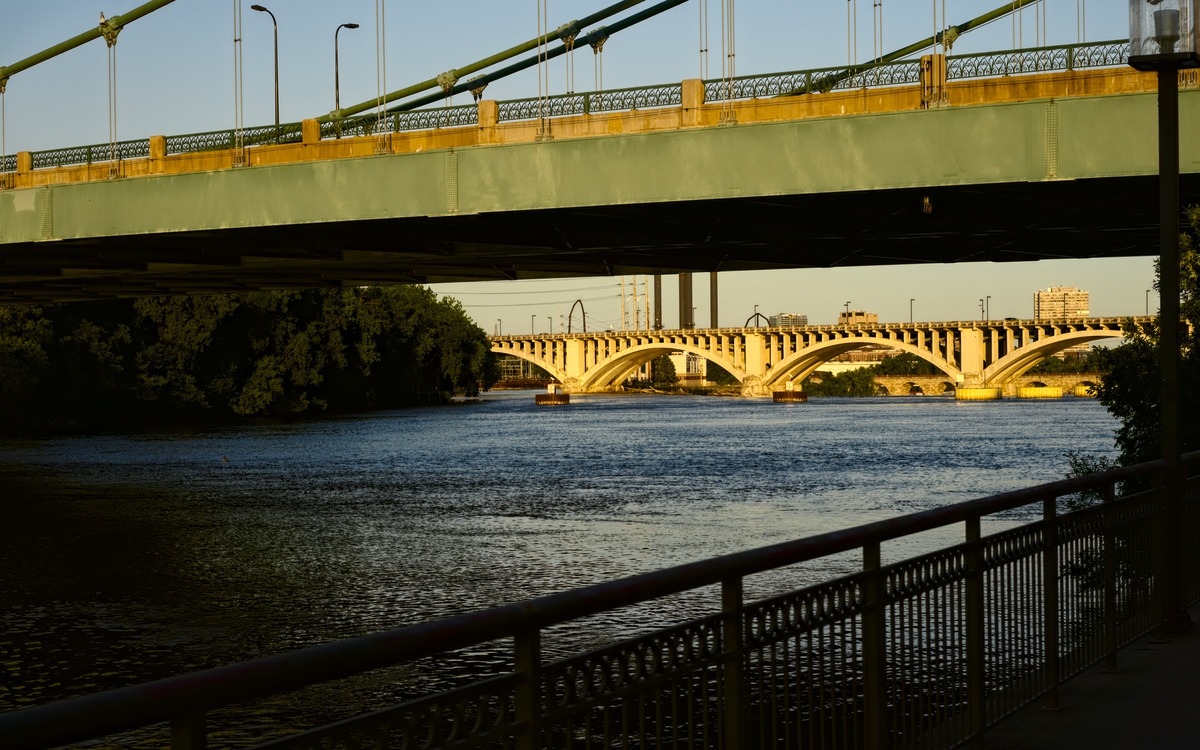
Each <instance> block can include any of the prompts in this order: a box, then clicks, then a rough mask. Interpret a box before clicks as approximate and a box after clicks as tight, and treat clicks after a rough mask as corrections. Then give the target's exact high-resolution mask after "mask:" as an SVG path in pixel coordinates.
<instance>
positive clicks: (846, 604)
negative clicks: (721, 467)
mask: <svg viewBox="0 0 1200 750" xmlns="http://www.w3.org/2000/svg"><path fill="white" fill-rule="evenodd" d="M1185 464H1186V465H1187V466H1189V467H1191V471H1192V473H1197V472H1196V469H1197V468H1200V452H1198V453H1193V454H1189V455H1188V456H1185ZM1165 467H1166V464H1165V462H1163V461H1156V462H1152V463H1147V464H1141V465H1139V466H1134V467H1127V468H1122V469H1117V470H1113V471H1109V472H1105V473H1102V474H1096V475H1092V476H1090V477H1084V478H1077V479H1070V480H1063V481H1059V482H1054V483H1050V484H1045V485H1041V486H1038V487H1033V488H1030V489H1025V490H1019V491H1015V492H1009V493H1004V494H1001V495H995V496H992V497H989V498H984V499H981V500H975V501H971V502H967V503H961V504H958V505H954V506H949V507H945V508H937V509H934V510H928V511H923V512H919V513H914V514H911V515H907V516H901V517H898V518H894V519H890V520H886V521H880V522H876V523H871V524H867V525H864V526H859V527H856V528H853V529H849V530H845V531H840V532H834V533H828V534H823V535H820V536H815V537H809V538H805V539H801V540H798V541H793V542H786V543H782V544H777V545H774V546H770V547H764V548H761V549H756V550H751V551H747V552H742V553H737V554H733V555H727V556H724V557H719V558H713V559H709V560H704V561H700V562H696V563H691V564H688V565H682V566H678V567H674V568H669V569H666V570H661V571H657V572H653V573H648V574H643V575H639V576H635V577H631V578H626V579H621V580H617V581H612V582H608V583H603V584H598V585H594V586H591V587H587V588H583V589H578V590H575V591H569V592H564V593H560V594H554V595H551V596H546V597H542V598H539V599H534V600H531V601H527V602H523V603H520V604H514V605H509V606H503V607H498V608H494V609H490V610H485V611H482V612H476V613H471V614H468V615H463V616H459V617H453V618H449V619H446V620H441V621H437V622H430V623H424V624H420V625H415V626H412V627H408V628H404V629H400V630H395V631H389V632H384V633H378V634H375V635H370V636H365V637H362V638H356V639H352V640H348V641H341V642H337V643H331V644H326V645H323V646H318V647H314V648H310V649H306V650H302V651H297V652H293V653H289V654H283V655H278V656H273V657H268V658H266V659H261V660H258V661H254V662H248V663H245V664H241V665H234V666H230V667H222V668H217V669H213V670H209V671H207V672H201V673H197V674H193V675H185V676H181V677H176V678H171V679H167V680H162V681H159V682H155V683H150V684H147V685H141V686H135V687H130V688H123V689H119V690H115V691H112V692H109V693H104V694H100V695H95V696H89V697H84V698H80V699H76V700H72V701H66V702H63V703H59V704H53V705H48V706H44V707H40V708H34V709H30V710H26V711H21V712H15V713H10V714H5V715H3V716H0V746H3V747H5V748H12V749H14V750H15V749H17V748H38V747H47V746H53V745H59V744H65V743H69V742H77V741H81V740H85V739H92V738H98V737H103V736H106V735H111V734H113V733H118V732H124V731H128V730H130V729H133V728H136V727H144V726H150V725H153V724H155V723H158V722H170V734H171V743H172V747H174V748H180V749H182V748H198V747H204V746H205V743H206V741H207V730H206V715H207V713H208V712H211V711H214V710H216V709H219V708H221V707H223V706H230V705H234V704H245V703H247V702H249V701H253V700H255V699H259V698H262V697H264V696H269V695H275V694H280V693H285V692H289V691H294V690H297V689H300V688H303V687H305V686H309V685H316V684H319V683H323V682H326V681H329V680H335V679H338V678H343V677H349V676H351V675H356V674H361V673H364V672H367V671H368V670H375V669H380V668H383V667H388V666H394V665H398V664H400V665H404V664H408V665H412V664H415V663H417V662H418V661H419V660H421V659H426V658H429V657H435V656H436V657H438V658H441V659H444V660H445V663H450V662H452V661H453V660H454V654H460V653H463V652H471V651H472V650H475V651H477V650H478V649H480V648H482V647H483V645H484V644H489V643H495V642H496V641H497V639H511V640H509V641H508V643H509V645H508V646H506V647H505V649H506V650H507V652H508V656H507V657H505V658H503V659H502V660H500V662H501V663H497V665H496V667H495V672H494V674H493V675H492V676H490V677H486V678H484V679H478V680H475V681H470V680H467V681H465V683H466V684H461V685H457V686H453V687H450V688H438V689H434V690H431V691H429V692H428V694H425V695H419V696H418V697H416V698H415V699H412V700H407V701H405V702H403V703H401V704H399V705H393V706H386V707H383V708H380V709H379V710H377V711H375V712H373V713H368V714H365V715H361V716H355V717H352V718H348V719H345V720H343V721H341V722H339V723H335V724H331V725H326V726H320V727H317V728H314V729H311V730H308V731H302V732H300V733H297V734H293V735H289V736H285V737H282V738H278V739H270V740H268V741H266V742H264V743H263V744H260V745H257V746H256V747H259V748H261V749H262V750H266V749H267V748H271V749H275V750H278V749H280V748H312V749H313V750H317V749H320V750H332V749H333V748H347V749H350V748H366V747H372V748H386V747H403V748H408V747H424V748H450V747H454V748H460V747H488V748H493V747H495V748H518V749H521V748H535V747H539V748H540V747H545V748H563V749H564V750H565V749H566V748H579V747H617V746H620V747H663V746H667V745H668V744H669V745H670V746H672V747H686V748H741V747H747V748H750V747H755V748H780V747H789V748H809V747H813V748H818V747H819V748H842V747H854V748H858V747H865V748H885V747H930V748H941V747H952V746H955V745H958V744H961V743H962V742H964V741H966V740H968V739H970V738H972V737H977V736H979V735H980V734H981V733H982V732H983V731H984V729H985V728H986V727H987V726H989V725H991V724H993V723H995V722H996V721H998V720H1000V719H1001V718H1002V717H1004V716H1006V715H1008V714H1010V713H1012V712H1013V711H1015V710H1017V709H1018V708H1019V707H1021V706H1023V705H1026V704H1028V703H1029V702H1030V701H1032V700H1034V699H1035V698H1037V697H1039V696H1048V698H1047V700H1048V702H1049V703H1051V704H1053V703H1054V702H1055V701H1056V695H1057V693H1056V691H1057V687H1058V685H1059V683H1060V682H1061V681H1062V680H1064V679H1066V678H1068V677H1070V676H1071V675H1074V674H1076V673H1078V672H1080V671H1081V670H1083V669H1084V668H1086V667H1087V666H1089V665H1092V664H1095V663H1097V662H1099V661H1102V660H1104V661H1106V662H1107V663H1108V664H1109V665H1110V666H1115V660H1116V658H1117V655H1116V654H1117V649H1118V648H1119V647H1120V646H1121V645H1123V644H1126V643H1128V642H1130V641H1131V640H1133V639H1134V638H1137V637H1138V636H1139V635H1142V634H1145V633H1146V632H1148V631H1149V630H1151V629H1152V628H1153V627H1154V626H1155V624H1156V623H1158V622H1161V621H1162V620H1163V618H1164V613H1165V612H1166V607H1167V606H1168V605H1166V604H1165V602H1164V596H1165V594H1164V590H1163V589H1164V584H1163V581H1164V580H1166V578H1164V576H1165V575H1166V573H1167V572H1168V571H1170V570H1176V572H1179V573H1181V574H1182V575H1181V577H1180V578H1179V579H1177V580H1181V581H1182V588H1183V590H1184V591H1185V592H1187V595H1188V596H1189V597H1190V599H1189V600H1195V599H1197V598H1198V597H1200V556H1198V554H1197V552H1196V550H1197V548H1200V538H1198V537H1200V532H1198V527H1200V524H1197V521H1200V480H1198V479H1195V478H1193V479H1190V480H1187V483H1186V486H1185V491H1183V492H1181V493H1180V495H1179V497H1180V498H1181V500H1180V501H1179V502H1178V503H1175V504H1172V503H1170V502H1169V501H1168V499H1167V498H1166V496H1165V495H1166V493H1161V492H1160V491H1158V490H1157V489H1154V487H1155V486H1158V485H1157V484H1156V483H1159V482H1160V480H1161V477H1162V476H1163V472H1164V470H1165ZM1083 492H1090V493H1092V494H1093V495H1095V496H1097V497H1099V498H1101V500H1100V501H1098V502H1096V503H1094V504H1091V505H1087V504H1083V503H1080V505H1082V506H1083V507H1082V508H1081V509H1079V510H1072V511H1069V510H1068V508H1069V507H1070V503H1071V498H1074V497H1078V496H1079V495H1078V494H1077V493H1083ZM1181 506H1182V508H1183V510H1182V514H1183V516H1182V517H1181V516H1179V515H1177V514H1179V513H1180V512H1181V511H1180V510H1179V508H1180V507H1181ZM1014 513H1015V514H1018V515H1023V516H1024V517H1025V518H1026V520H1027V521H1028V522H1026V523H1024V524H1023V525H1017V526H1012V527H1011V528H1008V529H1007V530H1002V531H999V532H996V533H991V534H988V535H984V534H982V533H981V530H982V523H983V521H984V520H985V519H986V520H991V519H992V518H995V517H996V516H998V515H1000V516H1001V517H1002V518H1003V517H1007V518H1012V517H1013V514H1014ZM1005 514H1007V515H1005ZM1183 520H1186V522H1181V521H1183ZM957 524H961V525H962V528H963V529H964V530H965V533H964V535H963V537H962V542H961V543H955V544H949V545H945V546H942V547H940V548H937V549H934V550H933V551H931V552H928V553H926V554H922V555H919V556H916V557H913V558H910V559H907V560H902V561H900V562H896V563H891V564H883V563H882V556H881V549H882V547H881V545H882V544H883V543H884V542H890V541H893V540H898V539H904V538H911V536H912V535H915V534H919V533H923V532H927V531H930V530H933V529H939V528H945V527H947V526H949V525H957ZM1172 534H1179V541H1180V543H1181V548H1182V549H1183V550H1184V552H1183V554H1182V556H1181V558H1180V559H1179V560H1178V561H1175V562H1168V561H1169V560H1170V558H1169V557H1168V556H1166V555H1164V554H1162V551H1163V550H1164V549H1165V548H1166V547H1167V546H1168V544H1167V540H1169V539H1172ZM848 552H849V553H861V556H862V557H861V559H862V564H861V567H859V568H858V570H857V572H854V573H852V574H850V575H845V576H842V577H840V578H836V579H834V580H829V581H826V582H824V583H818V584H816V585H809V586H804V587H801V588H797V589H795V590H792V591H789V592H787V593H785V594H782V595H778V596H773V597H770V598H766V599H762V600H759V601H752V602H747V601H745V596H744V593H743V587H744V582H745V581H746V580H747V578H748V577H750V576H753V575H755V574H758V573H762V572H764V571H779V570H780V569H782V568H785V567H787V566H794V565H796V564H799V563H804V562H806V561H828V560H830V559H831V557H833V556H837V555H843V554H844V553H848ZM1173 565H1178V568H1177V569H1176V568H1174V567H1172V566H1173ZM712 586H717V587H719V593H720V604H719V606H714V608H713V610H712V611H710V612H708V613H706V614H702V615H701V616H698V617H695V618H694V619H691V620H688V621H685V622H679V623H676V624H671V625H668V626H666V627H663V628H662V629H660V630H656V631H654V632H651V633H649V634H645V635H641V636H638V637H634V638H631V639H629V640H625V641H621V642H616V643H611V644H607V645H605V646H603V647H601V648H598V649H595V650H591V651H587V652H585V653H574V654H568V655H565V656H563V657H562V658H554V659H551V658H546V653H545V652H544V649H543V646H542V639H543V634H544V633H546V632H548V630H549V629H551V628H553V627H555V626H562V625H564V624H567V625H571V624H573V623H578V622H580V619H581V618H586V617H589V616H591V615H594V614H597V613H601V612H612V611H614V610H616V609H618V608H622V607H628V606H631V605H636V604H639V603H643V602H655V603H657V604H658V605H659V606H658V611H670V607H668V606H664V605H662V602H663V601H664V599H665V600H666V601H673V600H672V599H670V597H673V596H677V595H680V594H681V593H683V592H696V591H697V590H699V589H702V588H704V587H712ZM164 731H165V730H164Z"/></svg>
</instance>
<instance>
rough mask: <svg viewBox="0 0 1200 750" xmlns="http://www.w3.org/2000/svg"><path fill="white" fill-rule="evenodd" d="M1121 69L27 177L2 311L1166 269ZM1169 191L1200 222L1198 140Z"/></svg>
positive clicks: (524, 111) (1012, 58)
mask: <svg viewBox="0 0 1200 750" xmlns="http://www.w3.org/2000/svg"><path fill="white" fill-rule="evenodd" d="M1127 54H1128V50H1127V43H1125V42H1121V41H1117V42H1106V43H1089V44H1081V45H1069V46H1064V47H1053V48H1040V49H1029V50H1019V51H1016V52H1012V51H1009V52H1002V53H994V54H982V55H964V56H953V55H951V56H949V57H945V56H939V55H926V56H925V57H923V58H919V59H903V60H895V61H891V62H885V63H879V64H877V65H871V66H865V67H863V68H854V69H846V68H844V67H843V68H841V69H837V68H831V69H822V70H810V71H797V72H789V73H782V74H774V75H760V76H749V77H743V78H737V79H729V80H714V81H699V80H696V81H684V82H681V83H673V84H666V85H661V86H650V87H645V88H638V89H630V90H620V91H601V92H595V93H587V94H572V95H567V96H557V97H550V98H543V99H530V100H520V101H510V102H495V101H490V100H481V101H479V102H477V103H476V104H474V105H467V106H462V107H450V108H443V109H416V110H396V111H392V112H389V113H388V115H387V116H386V117H382V118H381V117H380V116H377V115H370V114H368V115H364V116H360V117H350V116H347V117H337V118H334V119H330V118H316V119H313V120H307V121H305V122H303V123H292V124H284V125H280V126H279V127H275V126H267V127H263V128H253V129H247V130H245V131H227V132H218V133H203V134H194V135H187V136H169V137H167V136H162V137H157V136H156V137H152V138H150V139H148V140H144V141H134V142H124V143H117V144H102V145H98V146H82V147H72V148H66V149H57V150H53V151H46V152H36V153H29V152H22V153H17V154H14V155H12V156H9V157H5V158H4V159H3V160H0V303H30V302H33V303H36V302H45V301H68V300H90V299H101V298H110V297H132V296H141V295H153V294H176V293H205V292H223V291H239V290H254V289H269V288H302V287H313V286H353V285H365V284H392V283H435V282H452V281H468V280H491V279H530V278H555V277H570V276H590V275H618V274H642V273H651V274H662V273H674V272H691V271H696V272H720V271H736V270H759V269H771V268H811V267H834V266H865V265H886V264H900V263H955V262H979V261H992V262H1004V261H1026V260H1035V259H1052V258H1096V257H1113V256H1131V255H1154V254H1156V253H1157V245H1156V242H1157V213H1156V202H1155V196H1156V189H1155V175H1156V174H1157V161H1156V158H1157V151H1156V147H1157V146H1156V139H1155V138H1154V137H1153V134H1154V132H1155V123H1156V119H1155V118H1156V98H1155V94H1154V91H1155V87H1154V86H1155V84H1154V79H1153V77H1152V76H1151V75H1149V74H1144V73H1138V72H1135V71H1133V70H1131V69H1129V68H1128V66H1127V65H1126V64H1125V60H1126V57H1127ZM0 73H3V70H2V69H0ZM1184 83H1185V86H1184V90H1183V91H1182V92H1181V94H1180V113H1181V114H1180V116H1181V128H1182V130H1183V132H1185V133H1186V132H1190V131H1193V130H1195V129H1196V128H1197V127H1200V90H1198V89H1196V88H1194V86H1192V84H1193V83H1194V82H1193V81H1190V80H1185V81H1184ZM1180 168H1181V172H1182V177H1181V184H1182V195H1183V197H1184V200H1185V202H1186V201H1187V200H1195V199H1197V198H1200V140H1198V139H1194V138H1183V139H1181V143H1180Z"/></svg>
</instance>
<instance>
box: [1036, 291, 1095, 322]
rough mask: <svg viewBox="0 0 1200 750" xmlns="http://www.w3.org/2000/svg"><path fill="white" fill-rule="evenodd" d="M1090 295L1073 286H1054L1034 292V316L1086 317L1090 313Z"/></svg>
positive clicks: (1045, 317)
mask: <svg viewBox="0 0 1200 750" xmlns="http://www.w3.org/2000/svg"><path fill="white" fill-rule="evenodd" d="M1089 307H1090V295H1089V294H1088V293H1087V292H1085V291H1083V290H1082V289H1076V288H1075V287H1073V286H1052V287H1050V288H1049V289H1045V290H1042V289H1039V290H1037V291H1036V292H1034V294H1033V317H1034V319H1036V320H1041V319H1047V318H1086V317H1087V316H1088V315H1090V314H1091V313H1090V309H1089Z"/></svg>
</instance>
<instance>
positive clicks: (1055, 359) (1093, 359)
mask: <svg viewBox="0 0 1200 750" xmlns="http://www.w3.org/2000/svg"><path fill="white" fill-rule="evenodd" d="M1107 367H1108V360H1107V356H1106V350H1104V349H1102V348H1093V349H1091V350H1089V351H1088V353H1087V354H1085V355H1083V356H1081V357H1080V356H1069V357H1060V356H1058V355H1052V356H1049V357H1046V358H1045V359H1043V360H1042V361H1041V362H1038V363H1037V364H1036V365H1034V366H1033V367H1031V368H1029V370H1028V371H1029V372H1030V373H1044V374H1048V375H1053V374H1059V373H1062V374H1078V373H1083V372H1100V373H1103V372H1108V370H1107Z"/></svg>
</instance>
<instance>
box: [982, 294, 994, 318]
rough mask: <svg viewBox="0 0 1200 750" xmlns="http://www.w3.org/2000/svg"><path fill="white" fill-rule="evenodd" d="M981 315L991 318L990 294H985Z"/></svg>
mask: <svg viewBox="0 0 1200 750" xmlns="http://www.w3.org/2000/svg"><path fill="white" fill-rule="evenodd" d="M983 317H984V319H985V320H991V319H992V295H990V294H989V295H988V296H987V300H986V301H984V303H983Z"/></svg>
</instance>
